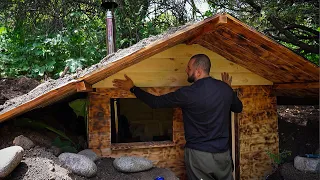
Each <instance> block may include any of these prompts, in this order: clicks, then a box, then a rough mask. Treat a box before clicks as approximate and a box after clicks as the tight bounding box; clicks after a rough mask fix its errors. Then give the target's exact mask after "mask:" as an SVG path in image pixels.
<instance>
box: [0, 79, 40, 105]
mask: <svg viewBox="0 0 320 180" xmlns="http://www.w3.org/2000/svg"><path fill="white" fill-rule="evenodd" d="M39 84H40V82H38V81H36V80H34V79H30V78H27V77H24V76H22V77H20V78H0V105H1V104H3V103H4V102H5V101H6V100H8V99H12V98H14V97H17V96H21V95H23V94H25V93H27V92H29V91H30V90H32V89H33V88H35V87H37V86H38V85H39Z"/></svg>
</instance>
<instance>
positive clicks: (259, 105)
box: [88, 86, 279, 180]
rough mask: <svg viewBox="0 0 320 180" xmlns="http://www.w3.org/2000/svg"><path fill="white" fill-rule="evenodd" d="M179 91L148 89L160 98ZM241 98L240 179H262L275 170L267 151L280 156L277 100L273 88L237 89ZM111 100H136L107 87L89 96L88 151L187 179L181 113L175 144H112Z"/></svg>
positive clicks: (175, 118) (177, 111)
mask: <svg viewBox="0 0 320 180" xmlns="http://www.w3.org/2000/svg"><path fill="white" fill-rule="evenodd" d="M176 89H177V88H172V87H168V88H145V90H146V91H148V92H150V93H152V94H154V95H161V94H166V93H168V92H172V91H174V90H176ZM237 89H238V92H239V94H238V96H239V98H240V99H241V101H242V102H243V104H244V109H243V112H242V113H240V114H237V115H236V118H237V121H235V122H237V124H236V126H235V127H237V129H236V132H238V134H237V135H236V138H237V139H236V144H238V146H239V147H238V148H236V149H240V152H236V153H238V154H239V166H238V167H239V169H238V170H239V173H240V175H239V177H240V179H241V180H242V179H243V180H246V179H250V180H251V179H263V178H264V177H265V176H266V175H267V174H269V173H270V172H271V170H272V165H271V159H270V158H269V157H268V155H267V153H266V152H267V150H269V151H271V152H273V153H278V146H279V138H278V123H277V122H278V121H277V111H276V97H275V96H273V95H272V93H271V91H272V86H237ZM110 98H135V97H134V95H133V94H132V93H130V92H128V91H122V90H118V89H112V88H105V89H97V91H96V92H90V93H89V101H90V103H89V114H88V116H89V118H88V119H89V123H88V125H89V127H88V128H89V134H88V142H89V148H91V149H93V150H94V151H95V152H96V153H97V154H99V155H101V156H103V157H113V158H116V157H120V156H125V155H128V156H141V157H146V158H148V159H150V160H152V161H153V162H154V165H155V166H157V167H164V168H169V169H171V170H172V171H173V172H174V173H175V174H176V175H177V176H178V177H180V178H181V179H184V178H185V167H184V144H185V139H184V129H183V120H182V112H181V110H180V109H179V108H175V109H174V113H173V114H174V115H173V141H162V142H138V143H121V144H111V116H110Z"/></svg>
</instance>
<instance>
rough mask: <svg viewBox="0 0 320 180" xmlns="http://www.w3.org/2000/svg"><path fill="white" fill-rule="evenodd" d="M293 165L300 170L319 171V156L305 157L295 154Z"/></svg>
mask: <svg viewBox="0 0 320 180" xmlns="http://www.w3.org/2000/svg"><path fill="white" fill-rule="evenodd" d="M294 167H295V168H296V169H299V170H300V171H308V172H313V173H317V172H318V173H319V171H320V158H306V157H300V156H296V157H295V158H294Z"/></svg>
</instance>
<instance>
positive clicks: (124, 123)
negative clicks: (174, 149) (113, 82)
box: [110, 98, 173, 143]
mask: <svg viewBox="0 0 320 180" xmlns="http://www.w3.org/2000/svg"><path fill="white" fill-rule="evenodd" d="M110 103H111V104H110V107H111V109H110V110H111V142H112V143H130V142H149V141H168V140H169V141H172V121H173V108H161V109H152V108H150V107H149V106H148V105H146V104H144V103H143V102H142V101H141V100H139V99H136V98H111V99H110Z"/></svg>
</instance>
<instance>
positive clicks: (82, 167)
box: [59, 153, 97, 177]
mask: <svg viewBox="0 0 320 180" xmlns="http://www.w3.org/2000/svg"><path fill="white" fill-rule="evenodd" d="M59 160H60V161H61V162H62V163H63V164H64V165H65V166H67V168H69V169H70V170H72V172H73V173H75V174H78V175H80V176H85V177H93V176H95V175H96V174H97V166H96V164H95V163H94V162H93V161H92V160H90V159H89V158H87V157H86V156H83V155H80V154H74V153H62V154H60V155H59Z"/></svg>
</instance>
